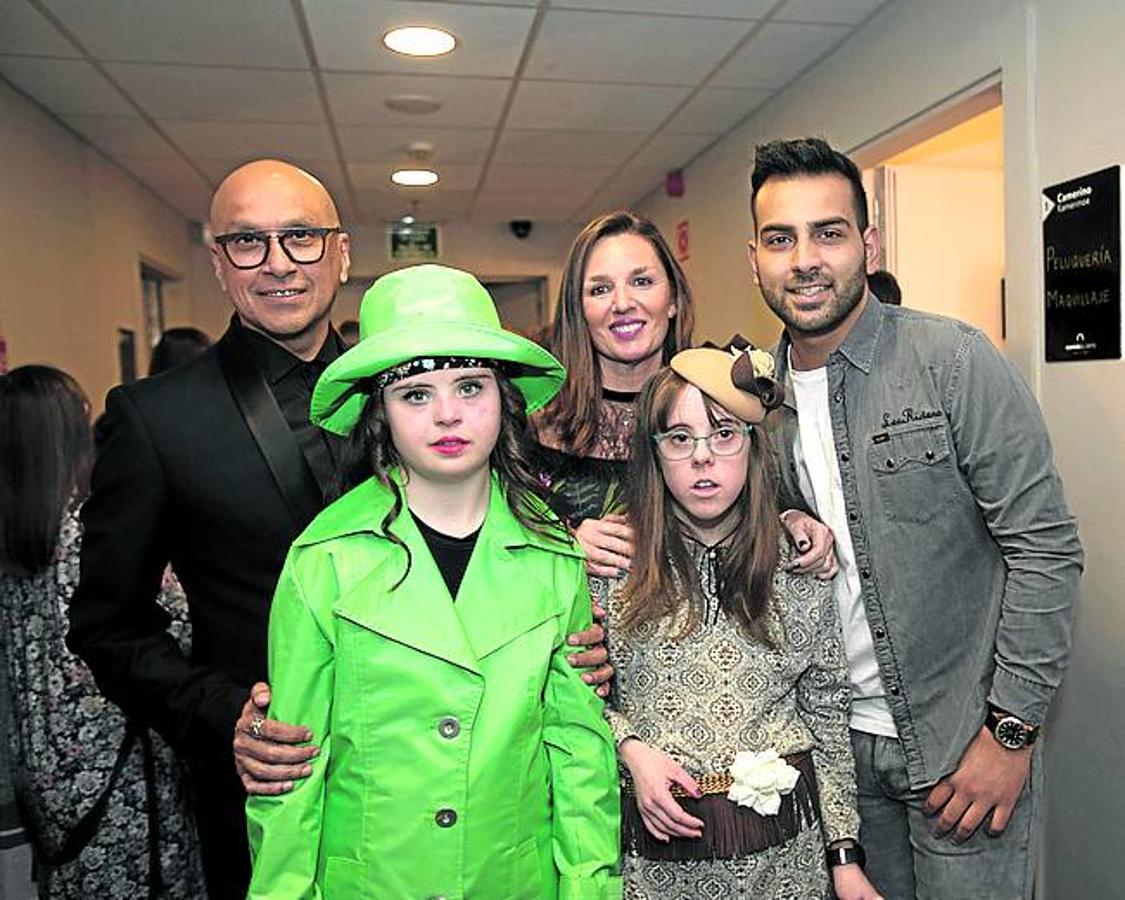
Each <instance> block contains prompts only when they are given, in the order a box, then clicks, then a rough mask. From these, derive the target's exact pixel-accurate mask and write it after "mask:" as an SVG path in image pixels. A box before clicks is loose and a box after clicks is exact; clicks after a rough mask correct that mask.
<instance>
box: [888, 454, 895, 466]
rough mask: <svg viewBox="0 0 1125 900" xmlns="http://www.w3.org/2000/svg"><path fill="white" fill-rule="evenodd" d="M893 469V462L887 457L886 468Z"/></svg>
mask: <svg viewBox="0 0 1125 900" xmlns="http://www.w3.org/2000/svg"><path fill="white" fill-rule="evenodd" d="M894 467H895V461H894V460H893V459H891V458H890V457H889V456H888V457H887V468H888V469H893V468H894Z"/></svg>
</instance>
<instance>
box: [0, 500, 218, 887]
mask: <svg viewBox="0 0 1125 900" xmlns="http://www.w3.org/2000/svg"><path fill="white" fill-rule="evenodd" d="M80 543H81V525H80V523H79V521H78V506H77V505H76V504H75V505H72V506H71V507H70V508H69V509H68V510H67V512H66V515H65V517H64V520H63V523H62V528H61V531H60V534H59V546H58V548H57V551H56V555H55V561H54V563H53V564H51V565H50V566H48V567H47V568H46V569H45V570H43V571H42V572H39V573H38V574H36V575H33V576H30V577H16V576H12V575H4V574H0V657H2V660H0V662H2V663H3V667H2V668H0V672H2V673H3V676H4V679H5V682H6V684H5V685H4V688H6V689H7V691H8V695H9V696H8V701H9V705H10V713H9V716H10V718H11V721H10V722H8V723H4V725H5V735H6V738H7V740H8V748H7V749H8V751H9V755H10V760H11V765H12V767H13V775H14V776H15V779H16V782H17V790H18V792H19V793H20V795H21V798H22V806H23V809H24V814H25V816H26V819H27V823H26V824H27V826H28V828H29V831H31V832H32V833H34V834H36V835H38V839H39V841H40V843H41V845H42V846H43V848H44V849H45V850H46V852H48V853H51V854H54V853H58V851H59V848H60V847H61V846H62V845H63V843H64V841H65V840H66V835H67V834H68V833H69V832H70V830H71V829H72V828H73V827H74V825H75V823H76V822H78V821H79V819H81V817H82V816H83V815H84V814H85V813H86V812H87V811H88V810H89V809H90V808H91V807H92V806H93V805H94V804H95V802H96V801H97V799H98V797H99V796H101V794H102V793H103V792H104V790H105V788H106V785H107V784H108V783H109V778H110V773H111V772H112V771H113V768H114V763H115V762H116V759H117V755H118V750H119V748H120V747H121V746H122V741H123V739H124V736H125V732H126V722H125V717H124V716H123V715H122V713H121V712H120V710H118V709H117V707H115V706H113V705H112V704H111V703H109V702H108V701H107V700H106V699H105V698H103V697H102V696H101V694H99V693H98V689H97V687H96V686H95V685H94V678H93V676H92V675H91V674H90V671H89V670H88V669H87V668H86V666H85V664H84V663H83V662H82V661H81V660H80V659H78V658H77V657H76V656H74V655H73V654H72V653H71V652H70V651H69V650H68V649H67V647H66V644H65V638H66V631H67V618H68V617H67V611H68V608H69V605H70V598H71V596H72V595H73V593H74V588H75V586H76V584H77V581H78V551H79V546H80ZM165 587H166V590H165V592H164V595H163V596H162V598H161V602H162V603H164V604H168V605H169V606H173V605H174V608H172V609H170V610H169V611H170V612H172V613H173V615H174V622H175V626H174V627H173V628H170V629H169V630H170V633H171V634H172V635H173V637H175V638H176V639H178V640H180V641H181V642H186V641H187V640H189V639H190V635H189V633H188V631H187V624H186V612H187V610H186V605H185V604H184V602H183V595H182V591H178V586H177V585H175V584H174V583H172V582H169V581H168V580H167V579H166V584H165ZM150 739H151V745H152V750H153V752H152V763H153V774H154V778H153V780H152V784H151V787H150V786H149V785H146V780H145V774H144V758H143V751H142V746H141V742H140V741H137V742H134V744H133V747H132V750H131V751H130V752H129V755H128V757H127V759H126V761H125V764H124V767H123V768H122V770H121V773H120V775H119V777H118V780H117V783H116V786H115V788H114V790H113V791H112V793H111V794H110V796H109V802H108V804H107V806H106V809H105V814H104V816H103V818H102V820H101V824H100V826H99V827H98V829H97V831H96V833H95V834H94V836H93V838H92V840H91V841H90V843H89V844H87V846H86V847H85V849H84V850H83V851H82V852H81V853H80V854H79V855H78V857H77V858H76V859H75V860H73V861H72V862H69V863H64V864H62V865H59V866H47V865H40V867H39V896H40V897H41V898H59V900H71V898H73V900H79V898H82V900H85V898H98V900H106V898H114V900H116V898H121V900H143V898H145V897H167V898H185V900H188V898H191V900H198V898H202V897H204V896H206V894H205V890H204V887H203V879H202V870H201V868H200V864H199V854H198V844H197V839H196V835H195V828H194V825H193V823H192V819H191V817H190V815H189V814H188V809H187V798H186V795H185V792H184V782H183V779H182V776H181V772H180V767H179V764H178V763H177V761H176V759H175V757H174V756H173V754H172V752H171V750H170V749H169V748H168V747H167V745H165V744H164V742H163V741H161V740H160V738H158V737H157V736H156V735H151V736H150ZM150 789H152V790H153V792H154V795H155V804H154V806H155V808H154V809H153V810H151V812H152V815H151V817H150V809H149V801H148V795H149V790H150ZM150 821H151V822H154V823H155V824H156V825H157V832H158V835H157V837H158V839H157V841H156V842H155V843H154V844H150V840H149V837H150V835H149V825H150ZM151 847H155V848H156V852H157V853H158V854H159V863H160V866H159V868H160V874H161V878H162V882H163V886H162V888H161V887H160V886H159V885H157V884H154V883H153V879H152V878H151V877H150V848H151Z"/></svg>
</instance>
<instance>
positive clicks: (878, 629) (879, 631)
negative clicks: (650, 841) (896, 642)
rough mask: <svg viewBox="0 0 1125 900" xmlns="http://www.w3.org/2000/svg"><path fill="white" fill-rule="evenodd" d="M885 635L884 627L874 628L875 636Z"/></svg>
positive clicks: (881, 636)
mask: <svg viewBox="0 0 1125 900" xmlns="http://www.w3.org/2000/svg"><path fill="white" fill-rule="evenodd" d="M886 636H887V632H886V631H885V630H884V629H882V628H876V629H875V637H877V638H885V637H886Z"/></svg>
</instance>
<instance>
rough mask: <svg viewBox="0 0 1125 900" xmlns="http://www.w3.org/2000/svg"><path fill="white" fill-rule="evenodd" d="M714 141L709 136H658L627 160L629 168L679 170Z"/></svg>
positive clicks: (662, 134)
mask: <svg viewBox="0 0 1125 900" xmlns="http://www.w3.org/2000/svg"><path fill="white" fill-rule="evenodd" d="M714 140H715V138H714V137H712V136H711V135H709V134H664V133H661V134H658V135H656V136H655V137H654V138H653V139H652V140H651V141H649V143H648V144H647V145H645V148H644V149H643V150H641V152H640V153H638V154H637V155H636V156H634V157H633V158H632V159H630V160H629V168H632V167H633V166H639V167H640V168H642V169H664V170H665V171H667V170H669V169H680V168H683V167H684V166H686V165H687V164H688V163H689V162H690V161H691V160H692V159H694V158H695V156H696V154H698V153H699V152H700V151H701V150H703V148H704V147H706V146H707V145H708V144H710V143H711V142H713V141H714Z"/></svg>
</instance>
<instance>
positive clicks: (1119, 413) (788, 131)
mask: <svg viewBox="0 0 1125 900" xmlns="http://www.w3.org/2000/svg"><path fill="white" fill-rule="evenodd" d="M1122 46H1125V5H1122V4H1118V3H1107V2H1103V0H1071V2H1069V3H1066V4H1061V3H1056V2H1054V0H1024V2H1017V0H1011V2H1000V0H984V2H978V0H941V2H933V0H891V2H890V3H889V4H888V5H887V6H886V7H884V8H883V9H882V10H881V11H880V12H879V13H878V14H877V15H876V16H875V17H874V18H873V19H872V20H871V21H870V22H869V23H868V24H867V25H866V26H865V27H864V28H863V29H861V30H860V32H858V33H857V34H856V35H855V36H854V37H853V38H852V39H850V40H849V41H847V42H846V43H845V44H844V45H842V46H841V48H840V49H839V50H838V51H837V52H836V53H835V54H833V56H832V57H830V58H829V59H828V60H826V61H825V62H824V63H823V64H821V65H820V66H818V67H817V68H816V69H814V70H813V71H811V72H810V73H809V74H807V75H806V76H804V77H803V78H801V79H800V80H799V81H798V82H796V83H795V84H794V85H792V86H791V87H790V88H789V89H788V90H787V91H786V92H785V93H784V94H783V95H781V97H779V98H778V99H777V100H775V101H774V102H772V103H770V104H767V106H765V107H764V108H763V109H762V110H761V111H760V112H758V113H755V115H753V116H752V117H751V119H750V120H749V121H748V122H747V123H746V124H745V125H744V126H742V127H741V128H740V129H739V130H738V131H737V132H736V133H734V134H733V135H732V136H730V137H729V138H727V139H726V140H724V141H722V142H720V143H719V144H718V145H716V146H715V147H714V148H712V150H711V151H709V152H708V153H707V154H706V155H705V156H704V157H702V158H701V159H700V160H699V161H698V162H697V163H696V164H695V165H693V166H692V167H690V168H689V169H688V170H687V172H686V178H687V188H688V193H687V196H686V197H685V198H684V199H682V200H670V199H668V198H665V197H662V196H659V195H653V196H650V197H649V198H648V199H647V200H646V201H645V202H644V203H643V204H642V208H643V209H644V210H645V211H646V212H648V213H649V214H650V215H651V216H653V218H655V219H656V221H657V222H658V224H659V225H660V226H661V227H662V228H665V229H671V228H672V227H673V226H674V224H675V222H676V221H679V220H680V219H684V218H688V219H690V220H691V222H692V227H693V235H692V238H693V239H692V260H691V262H690V264H689V266H690V275H691V277H692V279H693V282H694V285H695V286H696V288H697V289H698V290H699V292H700V294H701V295H702V296H703V299H704V303H705V308H704V309H703V310H702V311H701V315H700V321H701V332H702V335H701V336H703V337H723V336H725V335H726V334H729V333H730V332H731V331H732V330H735V329H742V330H744V332H745V333H747V334H748V336H749V335H753V336H755V337H757V338H758V339H759V340H769V339H772V337H773V336H774V335H775V334H776V333H777V328H776V325H775V324H774V323H773V322H772V321H771V320H770V318H769V316H768V315H767V314H765V313H764V311H763V309H762V305H761V303H760V301H759V300H758V299H757V297H756V296H754V295H753V292H752V291H751V289H750V287H749V272H748V268H747V265H746V263H745V256H744V243H745V240H746V237H747V236H748V234H749V220H748V217H747V205H748V202H749V197H748V190H747V189H746V187H745V179H746V174H747V164H748V162H749V159H750V154H751V147H752V146H753V144H754V143H756V142H757V141H760V140H765V139H769V138H774V137H785V136H798V135H804V134H821V135H824V136H826V137H828V138H829V139H830V140H831V141H833V142H834V143H835V144H836V145H837V146H840V147H842V148H845V149H852V150H854V149H856V148H860V149H862V148H863V147H864V145H866V144H869V143H872V142H876V141H878V140H880V139H881V138H883V137H884V136H885V135H887V134H888V133H890V132H893V131H894V130H895V129H896V128H898V127H899V126H903V125H906V124H907V123H909V122H910V121H911V120H912V119H913V118H915V117H917V116H918V115H919V114H920V113H923V112H924V111H927V110H936V109H940V108H942V107H943V105H945V104H946V103H947V101H948V100H949V99H950V98H952V97H954V96H955V95H958V94H959V93H961V92H963V91H965V90H966V89H967V88H969V87H970V86H973V85H975V84H983V83H987V82H988V80H989V79H990V78H994V77H995V75H996V74H997V73H999V75H1000V77H1001V79H1002V83H1003V94H1004V124H1005V127H1004V177H1005V188H1004V219H1005V224H1004V233H1005V247H1006V264H1005V265H1006V269H1005V275H1006V278H1007V282H1008V314H1009V330H1008V345H1007V352H1008V353H1009V355H1010V356H1011V357H1012V358H1013V359H1014V360H1015V361H1016V363H1017V365H1018V366H1019V367H1020V369H1021V370H1022V371H1023V372H1024V374H1025V376H1026V377H1027V378H1028V380H1029V382H1030V383H1031V385H1032V387H1033V389H1034V390H1035V391H1036V393H1037V395H1038V396H1039V397H1040V400H1041V403H1042V405H1043V409H1044V412H1045V414H1046V417H1047V421H1048V425H1049V428H1050V431H1051V436H1052V440H1053V442H1054V445H1055V450H1056V459H1057V464H1058V467H1059V469H1060V471H1061V473H1062V475H1063V479H1064V481H1065V483H1066V488H1067V495H1068V499H1069V500H1070V503H1071V505H1072V507H1073V509H1074V511H1075V513H1076V514H1077V515H1078V518H1079V522H1080V526H1081V532H1082V537H1083V542H1084V544H1085V547H1086V550H1087V570H1086V575H1085V578H1084V583H1083V597H1082V603H1081V605H1080V608H1079V611H1078V616H1077V624H1076V630H1075V645H1074V654H1073V659H1072V665H1071V672H1070V673H1069V676H1068V679H1067V682H1066V684H1065V685H1064V687H1063V690H1062V692H1061V694H1060V696H1059V699H1058V702H1057V703H1056V704H1055V709H1054V712H1053V720H1052V723H1051V728H1050V731H1049V743H1048V748H1047V749H1048V779H1049V781H1048V792H1047V803H1046V809H1047V820H1046V821H1047V824H1046V832H1045V853H1044V856H1043V876H1044V877H1043V880H1042V883H1041V886H1040V893H1039V895H1038V896H1040V897H1041V898H1047V900H1072V898H1087V897H1089V898H1095V897H1096V898H1101V897H1112V896H1119V895H1120V893H1121V879H1120V873H1119V866H1118V864H1117V859H1118V856H1119V855H1120V852H1121V847H1123V846H1125V815H1123V814H1122V810H1125V779H1122V778H1121V771H1120V769H1121V761H1122V747H1125V707H1123V706H1122V704H1121V701H1120V690H1121V686H1122V685H1123V684H1125V654H1123V653H1122V652H1121V648H1122V646H1125V600H1123V597H1125V555H1123V554H1121V552H1120V548H1119V546H1118V544H1119V541H1118V539H1117V536H1118V535H1119V534H1120V530H1121V527H1120V517H1121V510H1122V509H1125V472H1123V471H1122V470H1123V465H1122V457H1123V453H1122V449H1123V448H1125V404H1122V401H1121V398H1122V397H1123V396H1125V363H1122V362H1121V361H1111V362H1087V363H1067V364H1053V365H1050V366H1048V365H1047V364H1046V363H1045V362H1043V333H1042V331H1043V326H1042V322H1043V300H1042V290H1043V288H1042V281H1043V278H1042V263H1041V234H1040V218H1039V194H1040V190H1041V188H1042V187H1043V186H1044V185H1046V184H1051V183H1054V182H1057V181H1061V180H1064V179H1066V178H1069V177H1073V176H1076V175H1080V174H1082V173H1083V172H1089V171H1093V170H1096V169H1101V168H1103V167H1105V166H1108V165H1112V164H1114V163H1120V162H1121V157H1122V148H1125V118H1123V117H1122V116H1120V115H1117V114H1116V112H1115V111H1116V110H1118V109H1120V108H1121V107H1122V106H1123V105H1125V82H1123V81H1122V79H1121V74H1120V61H1119V56H1120V53H1119V49H1120V48H1121V47H1122ZM696 222H699V223H700V225H699V227H698V228H697V227H696ZM704 222H706V223H707V224H706V225H704V224H703V223H704Z"/></svg>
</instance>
